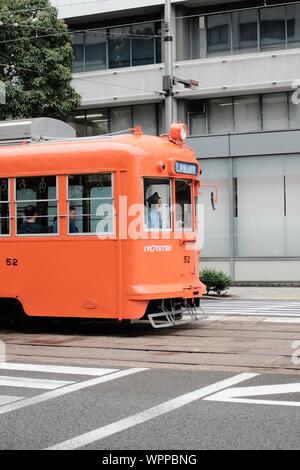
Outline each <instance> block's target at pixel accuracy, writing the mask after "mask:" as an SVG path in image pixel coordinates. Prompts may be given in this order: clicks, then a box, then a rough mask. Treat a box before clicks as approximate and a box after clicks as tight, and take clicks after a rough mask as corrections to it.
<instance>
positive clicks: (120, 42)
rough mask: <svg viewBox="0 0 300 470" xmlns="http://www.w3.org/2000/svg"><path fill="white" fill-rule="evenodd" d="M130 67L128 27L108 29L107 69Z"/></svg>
mask: <svg viewBox="0 0 300 470" xmlns="http://www.w3.org/2000/svg"><path fill="white" fill-rule="evenodd" d="M129 66H130V27H129V26H125V27H123V28H112V29H110V37H109V68H111V69H115V68H120V67H129Z"/></svg>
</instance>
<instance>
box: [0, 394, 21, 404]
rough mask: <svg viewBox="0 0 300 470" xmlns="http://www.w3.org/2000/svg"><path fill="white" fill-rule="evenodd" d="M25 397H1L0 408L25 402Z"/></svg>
mask: <svg viewBox="0 0 300 470" xmlns="http://www.w3.org/2000/svg"><path fill="white" fill-rule="evenodd" d="M23 398H24V397H16V396H12V395H11V396H9V395H0V406H1V405H7V404H8V403H13V402H14V401H18V400H23Z"/></svg>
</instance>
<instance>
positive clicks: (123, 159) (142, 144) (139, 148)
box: [0, 134, 195, 177]
mask: <svg viewBox="0 0 300 470" xmlns="http://www.w3.org/2000/svg"><path fill="white" fill-rule="evenodd" d="M99 156H101V168H99V159H98V158H97V157H99ZM153 156H155V157H160V158H164V159H167V158H170V157H172V156H174V157H176V158H178V159H181V160H184V161H191V160H194V158H195V155H194V152H193V150H192V149H190V148H189V147H188V146H187V145H185V144H183V143H178V144H176V143H174V142H171V141H170V140H169V139H168V137H154V136H148V135H144V134H141V135H134V134H125V135H118V136H105V137H100V138H90V139H80V138H78V139H73V140H72V139H71V140H69V139H67V140H55V141H47V142H38V143H33V142H26V141H25V142H23V143H19V144H14V143H11V144H9V143H7V145H5V146H1V145H0V161H1V166H0V168H1V169H0V176H2V177H4V176H6V175H14V174H15V175H16V176H18V175H22V174H29V173H30V172H31V173H32V174H34V173H36V174H38V173H41V171H43V172H44V173H46V174H53V172H54V173H60V172H63V171H68V172H69V171H72V170H74V171H75V170H76V171H77V170H79V169H81V168H85V169H89V170H91V171H92V170H96V169H98V170H99V169H101V170H102V169H103V168H104V167H105V168H107V169H113V168H116V169H119V168H121V167H124V166H125V167H126V166H127V165H130V162H132V163H133V162H135V161H136V160H137V159H141V157H144V158H147V157H148V158H149V157H150V158H151V157H153ZM95 157H96V158H95Z"/></svg>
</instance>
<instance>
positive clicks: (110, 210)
mask: <svg viewBox="0 0 300 470" xmlns="http://www.w3.org/2000/svg"><path fill="white" fill-rule="evenodd" d="M68 188H69V191H68V204H69V233H70V234H71V235H72V234H74V235H76V234H97V235H110V234H113V233H114V199H113V176H112V174H111V173H97V174H91V175H71V176H69V177H68Z"/></svg>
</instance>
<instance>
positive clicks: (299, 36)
mask: <svg viewBox="0 0 300 470" xmlns="http://www.w3.org/2000/svg"><path fill="white" fill-rule="evenodd" d="M277 3H279V2H277ZM204 18H205V20H206V21H205V22H204V21H203V19H204ZM189 30H190V38H189V39H188V40H187V42H189V41H191V44H190V59H197V58H203V57H205V56H207V57H213V56H222V55H231V54H239V53H249V52H256V51H258V50H261V51H267V50H272V49H284V48H286V47H300V3H299V2H298V3H295V4H293V5H285V6H273V7H270V6H266V7H261V8H248V9H244V10H236V11H231V12H229V13H219V14H216V13H213V14H208V15H205V16H199V17H193V18H190V20H189ZM205 33H206V34H205Z"/></svg>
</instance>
